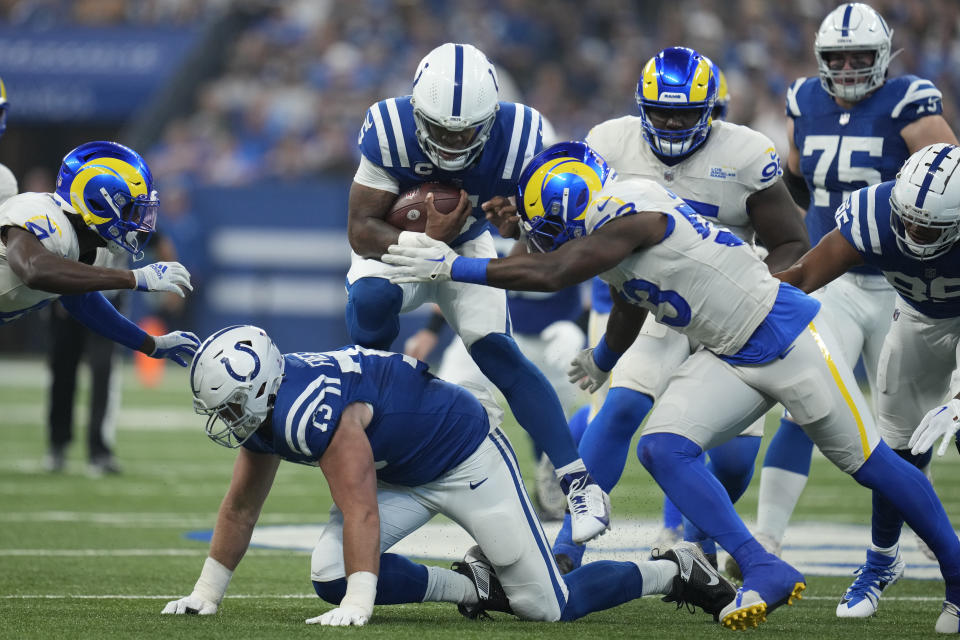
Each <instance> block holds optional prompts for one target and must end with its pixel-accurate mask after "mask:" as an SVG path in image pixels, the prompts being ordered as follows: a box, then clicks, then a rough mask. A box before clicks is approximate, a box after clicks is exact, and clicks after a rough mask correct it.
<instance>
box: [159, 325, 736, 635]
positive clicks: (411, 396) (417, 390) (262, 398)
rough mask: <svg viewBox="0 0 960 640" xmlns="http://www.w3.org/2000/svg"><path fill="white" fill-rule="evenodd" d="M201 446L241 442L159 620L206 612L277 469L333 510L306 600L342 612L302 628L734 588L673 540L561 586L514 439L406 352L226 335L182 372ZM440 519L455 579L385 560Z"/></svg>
mask: <svg viewBox="0 0 960 640" xmlns="http://www.w3.org/2000/svg"><path fill="white" fill-rule="evenodd" d="M190 384H191V389H192V391H193V397H194V407H195V409H196V410H197V412H198V413H201V414H205V415H207V416H209V419H208V420H207V428H206V431H207V435H208V436H210V438H211V439H212V440H213V441H214V442H217V443H218V444H222V445H225V446H228V447H242V448H241V449H240V452H239V454H238V456H237V461H236V463H235V465H234V469H233V479H232V481H231V483H230V488H229V490H228V491H227V494H226V496H225V497H224V499H223V502H222V503H221V505H220V510H219V513H218V515H217V524H216V527H215V529H214V531H213V539H212V540H211V542H210V554H209V556H208V557H207V559H206V561H205V562H204V565H203V569H202V571H201V574H200V578H199V580H197V583H196V586H195V587H194V589H193V592H192V593H191V594H190V595H189V596H186V597H184V598H181V599H179V600H175V601H173V602H170V603H168V604H167V605H166V606H165V607H164V609H163V613H168V614H184V613H196V614H201V615H207V614H213V613H216V611H217V609H218V607H219V605H220V603H221V601H222V600H223V596H224V593H225V592H226V590H227V585H228V584H229V582H230V579H231V576H232V574H233V571H234V570H235V569H236V566H237V564H238V563H239V562H240V559H241V558H242V557H243V554H244V552H245V551H246V549H247V546H248V545H249V543H250V536H251V534H252V532H253V528H254V525H255V524H256V522H257V518H258V516H259V514H260V510H261V508H262V506H263V503H264V501H265V500H266V498H267V494H268V493H269V491H270V488H271V486H272V484H273V480H274V477H275V475H276V472H277V467H278V466H279V464H280V462H281V461H283V460H286V461H289V462H298V463H301V464H306V465H311V466H316V467H320V471H321V472H322V473H323V475H324V477H325V478H326V480H327V483H328V485H329V487H330V494H331V496H332V498H333V501H334V505H333V506H332V507H331V508H330V519H329V521H328V522H327V524H326V526H325V527H324V529H323V533H322V534H321V535H320V539H319V540H318V541H317V544H316V546H315V547H314V550H313V558H312V562H311V571H310V576H311V579H312V581H313V586H314V589H315V590H316V592H317V595H319V596H320V597H321V598H323V599H324V600H325V601H327V602H329V603H331V604H334V605H336V608H334V609H331V610H329V611H327V612H325V613H323V614H321V615H319V616H317V617H314V618H310V619H308V620H307V621H306V622H307V624H318V623H319V624H321V625H331V626H347V625H358V626H359V625H364V624H366V623H367V622H368V621H369V620H370V618H371V616H372V615H373V607H374V605H375V604H381V605H382V604H401V603H415V602H453V603H456V604H457V605H458V608H459V610H460V612H461V613H462V614H463V615H465V616H467V617H470V618H475V617H477V616H479V615H480V614H481V613H484V612H486V611H503V612H508V613H514V614H516V615H517V616H519V617H520V618H523V619H526V620H543V621H555V620H575V619H577V618H580V617H582V616H584V615H587V614H588V613H590V612H592V611H598V610H601V609H606V608H609V607H612V606H615V605H617V604H620V603H623V602H627V601H629V600H632V599H634V598H639V597H641V596H643V595H648V594H653V593H663V594H666V595H667V599H668V600H672V601H676V602H678V603H679V602H686V603H689V604H692V605H696V606H700V607H703V608H704V610H706V611H707V612H708V613H712V614H717V613H718V612H719V610H720V608H722V607H723V606H724V605H725V604H726V603H728V602H729V601H730V600H732V599H733V596H734V594H735V589H734V588H733V585H731V584H730V583H729V582H727V581H726V579H724V578H723V577H721V576H720V574H719V573H717V572H716V571H715V570H713V569H712V568H711V567H710V566H709V565H708V564H707V562H706V559H705V558H704V557H703V554H702V553H700V551H699V549H697V548H696V546H695V545H693V544H689V543H682V544H681V545H679V546H677V547H674V549H672V550H671V551H670V552H668V553H667V554H666V559H665V560H664V559H661V560H655V561H638V562H609V561H607V562H596V563H591V564H588V565H585V566H584V567H583V568H581V569H580V570H578V571H575V572H573V573H570V574H568V575H566V576H561V575H560V573H559V571H558V569H557V565H556V563H555V562H554V560H553V557H552V556H551V554H550V552H549V546H548V542H547V540H546V537H545V536H544V534H543V529H542V528H541V525H540V522H539V520H537V517H536V514H535V513H534V511H533V509H532V506H531V504H530V499H529V498H528V497H527V494H526V492H525V491H524V488H523V481H522V480H521V479H520V472H519V467H518V464H517V459H516V456H515V455H514V453H513V450H512V447H511V445H510V442H509V440H507V437H506V436H505V435H504V434H503V432H502V431H501V430H500V425H499V422H498V421H497V420H496V418H495V417H494V415H493V414H492V413H489V412H490V411H493V412H494V413H499V412H500V408H499V407H498V406H497V405H496V404H495V403H493V402H492V400H491V399H490V398H489V396H488V397H487V400H486V402H485V403H482V402H481V401H480V400H478V398H477V397H475V396H473V395H471V394H470V393H469V392H468V391H467V390H465V389H464V388H462V387H459V386H457V385H454V384H450V383H448V382H445V381H443V380H440V379H439V378H436V377H434V376H432V375H430V373H428V372H427V366H426V364H424V363H423V362H419V361H417V360H415V359H414V358H411V357H410V356H405V355H402V354H399V353H389V352H386V351H379V350H375V349H365V348H363V347H358V346H350V347H344V348H342V349H339V350H337V351H327V352H323V353H290V354H286V355H281V353H280V351H279V350H278V349H277V347H276V345H274V343H273V341H272V340H271V339H270V338H269V336H267V335H266V334H265V333H264V332H263V331H262V330H261V329H258V328H256V327H251V326H235V327H228V328H226V329H222V330H220V331H218V332H217V333H215V334H213V335H212V336H210V337H209V338H207V340H205V341H204V343H203V344H202V345H201V346H200V349H199V351H198V352H197V356H196V358H195V359H194V363H193V366H192V367H191V369H190ZM438 513H439V514H444V515H446V516H448V517H449V518H450V519H452V520H453V521H455V522H457V523H458V524H460V525H461V526H462V527H463V528H464V529H466V530H467V531H468V532H469V533H470V535H471V536H472V537H473V538H474V539H475V540H476V542H477V545H478V546H476V547H473V548H471V549H470V551H469V552H468V553H467V556H466V557H465V558H464V561H463V562H462V563H456V564H454V566H453V569H444V568H441V567H437V566H426V565H422V564H416V563H414V562H412V561H410V560H409V559H408V558H406V557H405V556H401V555H397V554H394V553H388V550H389V549H390V548H391V547H392V546H393V545H394V544H396V543H397V542H399V541H400V540H402V539H403V538H405V537H406V536H407V535H409V534H410V533H411V532H413V531H415V530H416V529H418V528H419V527H421V526H422V525H424V524H425V523H426V522H427V521H429V520H430V519H431V518H432V517H433V516H435V515H437V514H438Z"/></svg>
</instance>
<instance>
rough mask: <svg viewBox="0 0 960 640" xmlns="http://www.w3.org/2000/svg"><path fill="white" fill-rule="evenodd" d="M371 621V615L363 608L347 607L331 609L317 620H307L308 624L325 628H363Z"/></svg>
mask: <svg viewBox="0 0 960 640" xmlns="http://www.w3.org/2000/svg"><path fill="white" fill-rule="evenodd" d="M369 619H370V613H369V612H367V611H366V610H364V609H363V608H362V607H357V606H352V605H346V606H343V605H341V606H339V607H337V608H336V609H331V610H330V611H327V612H326V613H324V614H322V615H319V616H317V617H316V618H307V619H306V623H307V624H322V625H323V626H325V627H349V626H351V625H352V626H355V627H362V626H363V625H365V624H367V621H368V620H369Z"/></svg>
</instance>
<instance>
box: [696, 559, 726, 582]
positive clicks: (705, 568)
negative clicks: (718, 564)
mask: <svg viewBox="0 0 960 640" xmlns="http://www.w3.org/2000/svg"><path fill="white" fill-rule="evenodd" d="M693 561H694V562H696V563H697V564H698V565H700V568H701V569H702V570H703V571H705V572H706V573H707V575H709V576H710V582H708V583H707V586H708V587H712V586H713V585H715V584H720V578H718V577H717V574H716V573H714V571H713V567H710V566H708V565H705V564H703V562H702V561H701V560H700V558H698V557H696V556H693Z"/></svg>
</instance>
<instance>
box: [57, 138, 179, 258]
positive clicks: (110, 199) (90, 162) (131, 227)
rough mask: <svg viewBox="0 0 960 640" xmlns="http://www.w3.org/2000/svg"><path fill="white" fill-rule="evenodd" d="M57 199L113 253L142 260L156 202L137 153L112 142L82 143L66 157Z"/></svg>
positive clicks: (154, 193)
mask: <svg viewBox="0 0 960 640" xmlns="http://www.w3.org/2000/svg"><path fill="white" fill-rule="evenodd" d="M55 195H56V198H57V200H58V201H59V202H60V206H61V207H62V208H63V209H64V210H65V211H67V212H69V213H76V214H79V215H80V216H81V217H82V218H83V221H84V222H85V223H86V224H87V226H88V227H90V229H92V230H93V231H95V232H97V234H99V235H100V237H102V238H103V239H104V240H106V241H107V248H108V249H110V251H111V252H114V253H118V252H120V251H127V252H129V253H131V254H133V255H134V256H135V257H136V258H137V259H139V258H140V257H141V256H142V255H143V253H142V251H141V248H142V247H143V245H145V244H146V243H147V240H149V238H150V234H152V233H153V230H154V226H155V224H156V219H157V209H158V207H159V205H160V201H159V200H158V199H157V192H156V191H155V190H154V188H153V176H152V175H151V173H150V168H149V167H148V166H147V163H146V162H145V161H144V159H143V158H142V157H140V154H139V153H137V152H136V151H134V150H133V149H129V148H127V147H125V146H123V145H122V144H117V143H116V142H88V143H86V144H82V145H80V146H79V147H77V148H76V149H74V150H73V151H71V152H70V153H68V154H67V155H66V156H64V158H63V164H62V165H60V173H59V175H57V191H56V194H55ZM138 234H139V235H140V237H138ZM144 234H145V235H144ZM141 240H142V242H141Z"/></svg>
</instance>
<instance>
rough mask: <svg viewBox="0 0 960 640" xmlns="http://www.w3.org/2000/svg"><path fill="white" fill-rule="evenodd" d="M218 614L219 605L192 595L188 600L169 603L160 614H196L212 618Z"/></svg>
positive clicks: (181, 599)
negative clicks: (211, 616)
mask: <svg viewBox="0 0 960 640" xmlns="http://www.w3.org/2000/svg"><path fill="white" fill-rule="evenodd" d="M216 612H217V603H216V602H210V601H209V600H204V599H203V597H201V596H198V595H196V593H191V594H190V595H188V596H187V597H186V598H180V599H179V600H173V601H172V602H168V603H167V606H165V607H164V608H163V611H161V612H160V613H162V614H163V613H174V614H177V615H182V614H184V613H187V614H196V615H201V616H210V615H213V614H214V613H216Z"/></svg>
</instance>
